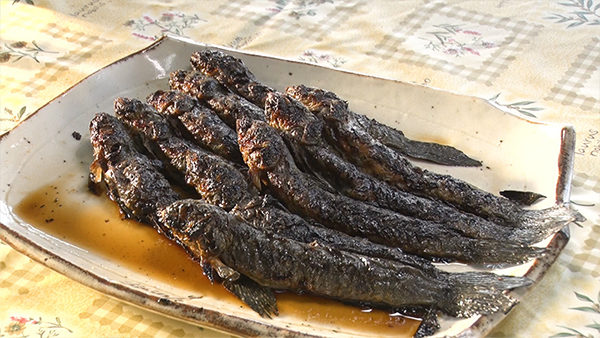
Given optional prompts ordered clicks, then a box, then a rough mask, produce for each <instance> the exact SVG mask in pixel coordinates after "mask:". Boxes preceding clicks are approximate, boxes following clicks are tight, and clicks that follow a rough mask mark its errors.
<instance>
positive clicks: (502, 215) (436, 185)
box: [286, 86, 576, 236]
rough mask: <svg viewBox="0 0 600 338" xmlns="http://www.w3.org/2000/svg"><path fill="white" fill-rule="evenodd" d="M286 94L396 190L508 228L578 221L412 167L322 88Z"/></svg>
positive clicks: (566, 211)
mask: <svg viewBox="0 0 600 338" xmlns="http://www.w3.org/2000/svg"><path fill="white" fill-rule="evenodd" d="M286 92H287V93H288V94H289V95H291V96H292V97H294V98H295V99H297V100H299V101H300V102H302V103H303V104H304V105H305V106H307V107H308V108H309V109H310V110H311V111H312V112H313V113H315V114H316V115H317V116H319V117H321V118H322V119H323V120H324V121H325V124H326V125H327V126H328V130H329V132H330V138H331V139H332V140H333V141H332V144H335V145H336V146H337V147H338V149H339V150H340V152H342V153H343V154H345V155H346V158H347V159H348V160H349V161H352V162H353V163H355V164H356V165H357V166H359V167H360V168H362V169H363V170H365V171H366V172H368V173H369V174H371V175H373V176H375V177H378V178H379V179H382V180H384V181H386V182H388V183H390V184H393V185H395V186H397V187H398V188H400V189H402V190H405V191H409V192H411V193H413V194H416V195H420V196H424V197H431V198H435V199H438V200H440V201H444V202H446V203H449V204H452V205H454V206H456V207H457V208H459V209H461V210H464V211H466V212H469V213H473V214H476V215H479V216H481V217H484V218H486V219H489V220H490V221H493V222H495V223H499V224H502V225H505V226H509V227H516V228H529V229H531V231H533V232H539V233H540V234H541V235H540V236H543V234H548V233H552V232H554V231H556V230H558V229H561V228H562V227H564V226H565V225H566V224H568V223H569V222H572V221H573V220H575V219H576V213H575V212H574V211H573V210H572V209H571V208H570V207H569V206H568V205H556V206H553V207H551V208H548V209H544V210H524V209H522V208H520V207H519V206H518V205H516V204H515V203H513V202H512V201H510V200H508V199H506V198H504V197H500V196H496V195H493V194H491V193H488V192H486V191H483V190H481V189H479V188H477V187H475V186H473V185H471V184H469V183H467V182H465V181H462V180H459V179H457V178H454V177H452V176H450V175H442V174H437V173H434V172H431V171H428V170H425V169H421V168H419V167H416V166H413V165H412V164H411V163H410V162H409V161H408V160H407V159H406V158H404V157H403V156H401V155H399V154H398V153H396V152H394V151H392V150H390V148H389V147H387V146H385V145H384V144H382V143H381V142H379V141H378V140H376V139H375V138H373V137H372V136H371V135H370V134H368V133H367V132H366V131H365V130H364V129H363V128H357V127H356V126H357V125H360V123H361V122H360V120H359V119H357V117H356V116H357V115H356V114H348V112H347V110H346V108H345V105H344V104H340V103H339V102H337V101H335V100H329V101H327V100H320V96H319V95H317V94H315V93H318V92H319V91H318V90H315V89H312V88H308V87H305V86H295V87H289V88H288V89H287V90H286Z"/></svg>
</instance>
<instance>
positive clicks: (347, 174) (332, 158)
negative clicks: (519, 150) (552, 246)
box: [265, 92, 557, 244]
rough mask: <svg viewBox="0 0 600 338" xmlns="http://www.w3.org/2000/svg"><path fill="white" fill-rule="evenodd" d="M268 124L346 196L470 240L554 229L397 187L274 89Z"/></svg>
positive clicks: (530, 237)
mask: <svg viewBox="0 0 600 338" xmlns="http://www.w3.org/2000/svg"><path fill="white" fill-rule="evenodd" d="M265 114H266V117H267V122H268V123H269V125H271V126H272V127H274V128H276V129H277V130H279V131H280V132H281V135H282V136H283V137H284V138H285V140H286V141H287V142H286V144H287V145H289V146H291V149H292V150H293V155H294V159H295V160H296V163H302V164H303V167H304V168H308V169H309V171H310V172H311V173H313V174H315V175H318V176H319V177H321V178H322V179H324V180H327V181H328V182H329V183H330V184H331V185H333V186H335V188H336V189H337V190H339V191H341V192H342V193H344V194H345V195H347V196H349V197H352V198H354V199H357V200H361V201H365V202H369V203H370V204H373V205H376V206H379V207H382V208H386V209H390V210H393V211H396V212H399V213H401V214H403V215H407V216H412V217H416V218H420V219H424V220H429V221H433V222H436V223H441V224H445V225H447V226H448V227H449V228H451V229H454V230H456V231H459V232H461V233H462V234H464V235H466V236H469V237H472V238H488V239H496V240H507V241H511V242H516V243H525V244H532V243H536V242H539V241H540V240H542V239H544V238H546V237H547V236H548V235H550V234H551V233H553V232H554V231H556V230H557V229H555V228H547V229H546V230H547V231H546V232H543V233H540V232H537V231H531V230H530V229H528V228H519V229H512V228H507V227H503V226H500V225H497V224H495V223H493V222H490V221H488V220H486V219H483V218H481V217H477V216H475V215H473V214H469V213H464V212H460V211H459V210H458V209H456V208H453V207H451V206H448V205H447V204H444V203H441V202H439V201H434V200H430V199H427V198H423V197H419V196H416V195H413V194H410V193H407V192H404V191H402V190H400V189H397V188H395V187H393V186H391V185H389V184H387V183H385V182H383V181H380V180H377V179H375V178H374V177H372V176H370V175H367V174H365V173H363V172H361V171H360V170H359V169H358V168H356V166H354V165H353V164H351V163H349V162H347V161H346V160H344V159H343V158H341V157H340V155H339V154H338V153H337V152H336V151H334V150H333V149H331V147H330V146H329V144H328V143H327V142H326V140H325V138H324V136H323V121H322V120H321V119H320V118H318V117H317V116H316V115H314V114H312V113H310V112H309V111H308V110H307V108H306V107H305V106H304V105H302V104H301V103H299V102H298V101H296V100H294V99H293V98H291V97H289V96H287V95H285V94H282V93H278V92H273V93H269V94H268V95H267V100H266V102H265Z"/></svg>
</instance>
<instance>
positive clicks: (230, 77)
mask: <svg viewBox="0 0 600 338" xmlns="http://www.w3.org/2000/svg"><path fill="white" fill-rule="evenodd" d="M190 62H191V64H192V67H193V68H194V69H195V70H197V71H199V72H202V73H204V74H205V75H208V76H211V77H214V78H215V79H217V81H219V82H220V83H221V84H223V85H224V86H226V87H227V88H229V89H230V90H232V91H233V92H235V93H238V94H239V95H241V96H243V97H244V98H246V99H247V100H248V101H250V102H252V103H254V104H256V105H257V106H259V107H264V105H265V100H266V99H267V94H268V93H270V92H272V91H273V89H272V88H270V87H269V86H266V85H264V84H262V83H260V82H259V81H258V80H257V79H256V76H254V74H252V72H251V71H250V70H249V69H248V68H247V67H246V65H244V63H243V62H242V60H240V59H238V58H235V57H233V56H231V55H227V54H225V53H223V52H220V51H216V50H209V49H207V50H203V51H198V52H195V53H193V54H192V56H191V58H190Z"/></svg>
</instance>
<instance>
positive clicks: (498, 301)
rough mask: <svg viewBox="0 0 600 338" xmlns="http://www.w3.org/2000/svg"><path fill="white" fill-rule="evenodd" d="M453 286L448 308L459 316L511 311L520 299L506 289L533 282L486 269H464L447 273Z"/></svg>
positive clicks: (454, 314) (451, 312) (452, 313)
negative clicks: (465, 270)
mask: <svg viewBox="0 0 600 338" xmlns="http://www.w3.org/2000/svg"><path fill="white" fill-rule="evenodd" d="M448 279H449V285H451V286H452V287H451V290H452V291H451V293H450V295H451V296H450V297H448V300H449V304H446V305H447V309H448V310H449V312H450V314H451V315H453V316H456V317H470V316H473V315H475V314H491V313H495V312H499V311H502V312H504V313H506V312H508V311H509V310H510V309H511V308H512V307H513V306H514V305H515V304H516V303H517V300H516V299H514V298H512V297H511V296H509V295H508V294H507V293H506V292H505V291H506V290H511V289H515V288H518V287H523V286H528V285H531V284H532V283H533V281H532V280H531V279H529V278H526V277H510V276H498V275H495V274H493V273H485V272H465V273H453V274H448Z"/></svg>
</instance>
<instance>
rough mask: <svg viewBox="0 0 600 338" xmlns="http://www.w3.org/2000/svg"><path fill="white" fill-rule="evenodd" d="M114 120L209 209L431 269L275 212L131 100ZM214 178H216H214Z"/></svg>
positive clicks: (119, 106)
mask: <svg viewBox="0 0 600 338" xmlns="http://www.w3.org/2000/svg"><path fill="white" fill-rule="evenodd" d="M115 113H116V115H117V118H118V119H119V120H120V121H121V122H122V123H124V124H125V125H127V126H128V127H129V128H130V129H131V130H132V131H133V132H134V133H136V135H141V136H142V140H143V143H144V144H145V146H146V147H147V148H148V150H150V151H151V152H152V153H153V154H155V156H156V157H158V158H161V159H163V160H164V161H166V162H169V163H170V164H171V165H172V166H173V167H174V168H175V170H177V174H180V175H182V176H184V178H185V179H184V180H185V182H186V183H187V184H189V185H191V186H192V187H194V188H195V189H196V191H197V192H198V193H199V194H200V196H202V198H203V199H204V200H206V201H207V202H208V203H211V204H214V205H217V206H220V207H223V208H224V209H226V210H230V209H232V208H234V207H235V208H234V209H233V210H232V213H234V214H235V215H236V216H238V217H240V218H241V219H243V220H245V221H247V222H249V223H250V224H252V225H253V226H255V227H257V228H261V229H266V230H269V231H271V232H274V233H277V234H280V235H282V236H285V237H288V238H291V239H293V240H296V241H301V242H305V243H312V242H315V243H320V244H322V245H329V246H332V247H336V248H339V249H343V250H348V251H352V252H357V253H361V254H364V255H370V256H373V257H382V258H387V259H392V260H398V261H401V262H404V263H406V264H415V265H418V266H421V267H422V268H430V269H431V268H433V266H432V265H430V264H429V263H426V262H427V261H426V260H423V259H420V258H418V257H414V256H411V255H407V254H405V253H403V252H402V251H401V250H399V249H396V248H390V247H386V246H382V245H378V244H375V243H372V242H370V241H368V240H366V239H361V238H356V237H352V236H348V235H346V234H344V233H341V232H338V231H335V230H331V229H327V228H323V227H322V226H320V225H318V224H312V223H310V222H308V221H306V220H304V219H302V218H301V217H299V216H297V215H294V214H291V213H289V212H287V211H284V210H282V209H280V208H278V205H277V204H278V203H277V202H275V200H274V199H273V198H272V197H271V198H269V196H268V195H267V196H258V194H257V192H256V191H255V190H254V189H252V187H250V186H248V184H247V183H246V181H245V180H244V177H243V176H242V174H241V173H240V171H239V170H238V169H237V168H236V167H234V166H232V165H231V164H230V163H229V162H227V161H226V160H224V159H221V158H218V157H216V158H215V157H214V156H212V155H210V154H207V153H206V152H205V151H203V150H202V149H199V148H198V147H196V146H195V145H193V144H191V143H189V142H187V141H185V140H183V139H181V138H179V137H177V136H176V135H175V134H173V133H172V132H171V130H170V126H169V124H168V122H167V121H166V120H165V118H164V117H163V116H161V115H159V114H157V113H156V112H154V111H153V109H152V108H151V107H150V106H148V105H146V104H144V103H142V102H140V101H138V100H135V99H126V98H119V99H117V100H116V104H115ZM214 173H218V175H217V174H214Z"/></svg>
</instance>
